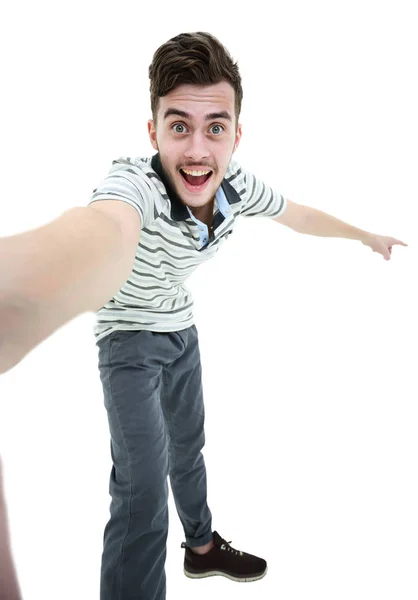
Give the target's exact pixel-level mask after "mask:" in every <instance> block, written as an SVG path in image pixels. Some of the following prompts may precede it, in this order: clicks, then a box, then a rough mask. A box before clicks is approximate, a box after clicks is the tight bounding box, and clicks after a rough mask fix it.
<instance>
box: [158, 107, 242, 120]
mask: <svg viewBox="0 0 418 600" xmlns="http://www.w3.org/2000/svg"><path fill="white" fill-rule="evenodd" d="M171 115H177V116H178V117H183V119H189V120H191V119H192V116H191V115H190V114H189V113H187V112H185V111H184V110H179V109H177V108H167V110H166V111H165V113H164V119H167V117H170V116H171ZM212 119H227V120H228V121H232V118H231V115H230V114H229V112H227V111H226V110H223V111H221V112H213V113H209V114H208V115H206V116H205V121H212Z"/></svg>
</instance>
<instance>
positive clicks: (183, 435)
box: [161, 325, 212, 547]
mask: <svg viewBox="0 0 418 600" xmlns="http://www.w3.org/2000/svg"><path fill="white" fill-rule="evenodd" d="M176 335H178V337H179V339H180V340H181V342H182V343H183V346H184V350H183V352H182V353H181V355H179V356H178V357H177V358H176V359H175V360H174V361H173V362H172V363H170V364H169V365H166V366H164V368H163V388H162V393H161V406H162V409H163V413H164V417H165V421H166V425H167V430H168V442H169V459H170V460H169V475H170V483H171V490H172V492H173V498H174V501H175V505H176V509H177V513H178V515H179V517H180V520H181V523H182V525H183V529H184V533H185V537H186V544H187V545H188V546H189V547H195V546H203V545H204V544H207V543H208V542H209V541H210V540H211V539H212V528H211V526H212V514H211V511H210V509H209V507H208V504H207V481H206V467H205V461H204V457H203V454H202V452H201V450H202V448H203V446H204V445H205V432H204V421H205V410H204V404H203V392H202V369H201V364H200V352H199V342H198V334H197V329H196V327H195V326H194V325H193V326H192V327H189V328H188V329H185V330H183V331H179V332H177V333H176Z"/></svg>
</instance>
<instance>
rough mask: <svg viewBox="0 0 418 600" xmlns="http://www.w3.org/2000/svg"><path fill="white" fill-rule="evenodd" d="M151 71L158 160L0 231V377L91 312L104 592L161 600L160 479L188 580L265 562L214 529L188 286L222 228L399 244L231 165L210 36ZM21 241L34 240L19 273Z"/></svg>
mask: <svg viewBox="0 0 418 600" xmlns="http://www.w3.org/2000/svg"><path fill="white" fill-rule="evenodd" d="M149 76H150V81H151V86H150V91H151V109H152V116H153V118H152V119H151V120H150V121H149V122H148V131H149V137H150V141H151V144H152V147H153V148H154V150H156V154H154V155H153V156H152V157H151V158H131V157H120V158H119V159H117V160H115V161H113V164H112V167H111V169H110V171H109V173H108V175H107V177H105V178H104V179H103V180H102V181H101V182H100V184H99V185H98V187H97V188H96V189H95V190H94V191H93V195H92V198H91V201H90V202H89V204H88V206H87V207H79V208H75V209H72V210H70V211H67V212H66V213H65V214H64V215H63V216H62V217H60V218H59V219H58V220H57V221H55V222H53V223H51V224H49V225H47V226H44V227H43V228H40V229H38V230H35V231H33V232H27V233H26V234H21V235H20V236H13V237H10V238H5V239H4V240H2V242H3V244H4V245H3V249H6V250H9V254H11V253H12V254H13V256H14V257H15V260H14V261H11V262H12V264H10V261H8V262H7V263H6V261H4V264H2V265H1V264H0V268H1V269H2V270H3V273H6V277H3V279H4V280H5V281H8V279H7V274H9V281H13V285H11V284H10V286H9V289H5V290H3V313H4V314H7V315H8V320H7V325H5V328H6V327H7V332H6V333H5V334H4V339H5V340H6V342H5V345H4V351H3V356H4V357H5V358H3V360H2V362H1V363H0V366H1V369H2V371H3V372H4V371H5V370H7V369H9V368H11V367H12V366H14V365H15V364H17V363H18V362H19V360H21V359H22V357H23V356H24V355H25V354H26V353H27V352H28V351H29V350H30V349H32V348H34V347H35V346H36V344H38V343H39V341H41V340H42V339H45V337H47V336H48V335H50V334H51V333H52V332H53V331H55V330H56V329H57V327H59V326H60V325H62V324H63V323H65V322H67V321H69V320H70V319H72V318H74V316H76V315H78V314H81V313H82V312H86V311H90V310H95V311H97V320H96V323H95V327H94V334H95V338H96V343H97V345H98V348H99V370H100V377H101V381H102V384H103V390H104V404H105V407H106V410H107V416H108V420H109V428H110V435H111V457H112V460H113V466H112V470H111V476H110V494H111V497H112V502H111V505H110V520H109V522H108V523H107V525H106V528H105V532H104V549H103V556H102V572H101V600H128V599H132V598H141V599H146V600H163V599H164V598H165V597H166V576H165V566H164V565H165V559H166V540H167V534H168V512H167V497H168V483H167V475H169V476H170V483H171V488H172V492H173V497H174V500H175V505H176V508H177V512H178V515H179V518H180V520H181V522H182V525H183V529H184V534H185V539H186V541H185V542H183V543H182V544H181V546H182V547H183V548H184V549H185V557H184V573H185V574H186V575H187V576H188V577H192V578H201V577H207V576H211V575H223V576H226V577H228V578H230V579H232V580H235V581H240V582H242V581H255V580H258V579H261V578H262V577H264V575H265V574H266V572H267V564H266V561H265V560H263V559H262V558H258V557H256V556H253V555H252V554H249V553H246V552H243V551H241V550H237V549H235V548H233V547H232V546H230V543H231V542H227V541H226V540H225V539H224V538H223V537H221V535H219V533H218V532H217V531H216V530H215V531H213V530H212V514H211V511H210V509H209V506H208V504H207V489H206V469H205V463H204V458H203V455H202V453H201V450H202V447H203V446H204V443H205V434H204V403H203V393H202V385H201V365H200V357H199V344H198V334H197V329H196V326H195V324H194V319H193V312H192V309H193V301H192V297H191V294H190V292H189V291H188V290H187V288H186V287H185V286H184V282H185V280H186V278H187V277H188V276H189V275H190V273H192V272H193V270H194V269H195V268H197V266H199V264H201V263H202V262H204V261H205V260H208V259H209V258H211V257H212V256H214V254H215V253H216V252H217V251H218V250H219V248H220V247H221V246H222V244H224V243H225V241H226V240H227V239H228V237H229V236H230V235H231V234H232V233H233V230H234V227H235V224H236V221H237V219H238V217H240V216H243V217H252V216H265V217H270V218H272V219H274V220H275V221H277V222H278V223H281V224H283V225H286V226H289V227H291V228H292V229H294V230H296V231H298V232H300V233H309V234H313V235H322V236H334V237H346V238H351V239H358V240H361V241H362V243H363V244H364V245H367V246H369V247H370V248H372V250H373V251H375V252H379V253H380V254H382V255H383V257H384V258H385V259H386V260H389V259H390V253H391V250H392V246H393V245H395V244H401V245H406V244H404V243H403V242H401V241H399V240H396V239H394V238H391V237H386V236H380V235H375V234H371V233H368V232H365V231H361V230H359V229H356V228H354V227H351V226H350V225H347V224H346V223H343V222H341V221H339V220H337V219H335V218H334V217H331V216H330V215H326V214H324V213H321V212H320V211H317V210H315V209H313V208H310V207H306V206H301V205H298V204H296V203H294V202H291V201H290V200H289V199H287V198H285V197H283V196H282V195H281V194H278V193H277V192H275V191H274V190H272V189H270V188H269V187H267V186H266V185H265V184H264V183H263V182H262V181H260V180H259V179H258V178H257V177H255V176H254V175H253V174H251V173H249V172H248V171H246V170H245V169H243V168H242V167H241V166H240V165H239V164H238V163H237V162H236V161H235V160H233V159H232V155H233V153H234V152H235V150H236V149H237V148H238V146H239V143H240V139H241V134H242V130H241V125H240V124H239V115H240V110H241V102H242V87H241V78H240V74H239V71H238V67H237V65H236V64H234V63H233V61H232V59H231V57H230V55H229V53H228V52H227V50H226V49H225V48H224V47H223V46H222V44H220V42H219V41H218V40H217V39H216V38H214V37H213V36H211V35H210V34H208V33H202V32H199V33H184V34H181V35H178V36H176V37H174V38H173V39H171V40H169V41H168V42H167V43H166V44H164V45H162V46H161V47H160V48H158V50H157V51H156V52H155V54H154V57H153V61H152V64H151V65H150V68H149ZM25 244H27V246H28V247H29V245H30V247H31V248H36V251H35V256H34V257H33V260H32V263H31V269H30V271H29V269H28V267H26V268H25V263H24V260H23V258H22V257H23V256H24V252H23V248H24V246H25ZM0 248H1V246H0ZM37 265H38V266H37ZM45 273H48V277H46V276H45ZM12 275H13V277H12ZM0 291H1V290H0ZM109 298H110V299H109ZM35 317H36V318H35ZM31 324H32V326H30V325H31ZM28 332H29V333H28Z"/></svg>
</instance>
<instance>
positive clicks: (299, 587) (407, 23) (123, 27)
mask: <svg viewBox="0 0 418 600" xmlns="http://www.w3.org/2000/svg"><path fill="white" fill-rule="evenodd" d="M413 4H414V3H413V2H412V1H411V2H406V1H403V2H402V1H397V2H394V1H392V2H379V3H378V2H372V1H370V0H366V1H365V0H362V1H361V2H360V1H358V0H356V1H351V2H331V1H328V2H326V1H319V2H314V3H313V2H312V3H310V2H302V1H295V0H292V1H291V2H290V1H286V2H279V3H277V4H276V5H275V7H274V8H272V7H270V4H269V3H267V2H257V3H255V4H254V3H251V4H249V5H248V6H247V7H245V5H243V4H241V3H238V2H235V3H234V4H233V5H232V6H229V5H228V4H227V3H226V2H219V3H217V2H210V3H206V4H205V5H204V6H202V5H201V4H199V3H197V4H196V5H194V4H191V5H187V6H186V5H184V6H183V5H181V4H179V3H167V5H164V4H161V3H151V4H148V6H147V5H146V4H145V3H141V2H123V1H121V0H119V2H118V3H116V2H103V1H101V2H100V3H99V2H83V3H82V4H81V3H80V4H77V3H75V4H74V3H67V4H65V5H64V4H63V3H56V4H54V5H53V4H52V3H47V2H36V3H33V4H29V2H26V3H23V4H22V3H16V4H13V5H12V4H11V3H8V6H7V8H6V9H3V12H2V32H1V36H0V55H1V57H2V58H1V63H2V69H1V72H2V86H3V91H2V94H1V98H0V102H1V112H0V119H1V122H0V130H1V142H0V152H1V157H0V158H1V167H0V169H1V209H2V210H1V215H2V216H1V224H0V235H1V236H9V235H13V234H16V233H20V232H23V231H26V230H28V229H31V228H35V227H38V226H40V225H43V224H45V223H47V222H50V221H52V220H53V219H55V218H56V217H58V216H59V215H60V214H62V212H64V211H65V210H67V209H69V208H71V207H73V206H85V205H87V203H88V201H89V199H90V196H91V193H92V190H93V189H94V188H95V187H96V186H97V184H98V183H99V182H100V181H101V180H102V179H103V178H104V177H105V176H106V175H107V173H108V170H109V168H110V166H111V163H112V160H113V159H114V158H117V157H119V156H121V155H126V156H149V155H151V154H153V153H154V151H153V149H152V147H151V145H150V142H149V140H148V136H147V120H148V118H150V117H151V111H150V102H149V80H148V66H149V64H150V62H151V60H152V55H153V53H154V51H155V50H156V49H157V48H158V46H160V45H161V44H163V43H164V42H166V41H167V40H168V39H169V38H171V37H173V36H175V35H177V34H179V33H181V32H186V31H208V32H210V33H212V34H214V35H215V36H217V37H218V38H219V40H220V41H221V42H222V43H223V44H224V45H225V46H226V47H227V48H228V49H229V51H230V52H231V54H232V56H233V57H234V59H235V60H238V65H239V68H240V71H241V75H242V82H243V88H244V100H243V107H242V113H241V119H240V120H241V123H242V126H243V137H242V140H241V146H240V148H239V150H238V151H237V152H236V154H235V155H234V158H235V159H236V160H238V161H241V163H242V164H243V165H245V166H246V167H247V168H249V169H250V170H251V171H252V172H253V173H254V174H255V175H257V176H258V177H260V178H261V179H263V180H264V181H265V182H266V183H267V184H269V185H270V186H272V187H274V188H275V189H277V190H278V191H279V192H280V193H282V194H284V195H286V196H287V197H289V198H290V199H291V200H293V201H294V202H297V203H300V204H305V205H308V206H313V207H315V208H318V209H320V210H322V211H324V212H327V213H329V214H332V215H333V216H335V217H337V218H339V219H341V220H343V221H345V222H347V223H350V224H352V225H354V226H356V227H359V228H361V229H363V230H367V231H371V232H373V233H377V234H381V235H389V236H393V237H395V238H397V239H400V240H402V241H403V242H405V243H407V244H408V247H402V246H395V247H394V248H393V251H392V258H391V260H390V261H385V260H384V259H383V257H382V256H381V255H380V254H377V253H373V252H372V251H371V249H370V248H368V247H366V246H364V245H362V244H361V242H359V241H354V240H347V239H337V238H321V237H317V236H311V235H302V234H298V233H295V232H294V231H292V230H291V229H289V228H287V227H284V226H282V225H279V224H276V223H274V222H273V221H270V220H269V219H260V218H258V219H256V218H255V219H248V220H244V219H242V220H241V221H240V222H239V225H238V227H237V229H236V231H235V233H234V235H233V237H232V238H230V242H229V243H227V244H226V245H225V246H224V247H223V248H222V251H221V252H220V253H219V254H218V255H216V257H215V258H214V259H213V260H212V261H210V262H209V263H207V264H205V265H203V266H201V267H200V269H198V271H197V272H196V273H195V274H194V275H193V276H192V277H191V278H190V280H189V287H190V289H191V290H192V293H193V295H194V300H195V318H196V325H197V327H198V331H199V336H200V344H201V355H202V365H203V377H204V390H205V406H206V446H205V448H204V456H205V460H206V465H207V473H208V485H209V491H208V501H209V505H210V508H211V510H212V513H213V529H216V530H217V531H218V532H219V533H220V534H221V535H222V536H223V537H225V538H226V539H227V541H230V540H231V541H232V546H233V547H235V548H238V549H241V550H244V551H247V552H250V553H252V554H256V555H258V556H262V557H264V558H266V560H267V561H268V565H269V572H268V574H267V576H266V577H265V578H264V579H263V580H261V581H258V582H255V583H248V584H247V585H240V584H238V583H234V582H232V581H229V580H228V579H225V578H222V577H216V578H215V577H213V578H209V579H205V580H201V581H192V580H189V579H186V577H185V576H184V574H183V557H184V550H181V548H180V544H181V542H182V541H183V540H184V534H183V530H182V527H181V524H180V520H179V518H178V516H177V513H176V512H175V506H174V503H173V499H172V496H171V490H170V498H169V502H170V504H169V509H170V530H169V537H168V554H167V562H166V570H167V595H168V598H169V599H173V598H180V597H181V598H183V600H188V599H190V600H191V599H195V598H196V597H199V598H200V600H206V599H209V598H211V599H212V598H213V597H218V598H231V597H232V598H240V599H250V598H251V599H253V598H254V597H255V596H257V597H258V598H262V599H263V600H264V599H266V600H273V599H274V600H275V599H277V598H280V599H282V600H302V599H303V600H306V599H310V598H321V600H335V599H338V600H345V599H347V600H348V599H349V600H352V598H356V599H357V600H370V599H377V598H378V599H379V600H383V599H384V600H389V599H390V600H392V599H393V600H395V599H396V600H397V599H398V598H402V600H416V598H417V597H418V579H417V576H416V575H417V560H418V546H417V543H416V540H417V539H418V517H417V510H416V507H417V506H418V486H417V456H418V441H417V435H416V432H417V424H418V423H417V417H418V411H417V400H418V393H417V391H418V390H417V381H416V370H417V341H416V340H417V333H418V327H417V317H416V307H417V305H418V302H417V300H418V295H417V291H416V274H417V262H418V261H417V247H416V240H417V235H416V231H417V217H418V212H417V206H416V203H417V187H418V186H417V165H418V150H417V149H418V146H417V139H418V119H417V106H418V95H417V87H416V57H417V55H418V42H417V36H416V31H417V25H418V23H417V20H416V18H414V13H413ZM94 318H95V316H94V314H93V313H89V314H85V315H81V316H79V317H78V318H76V319H74V320H73V321H71V322H70V323H68V324H67V325H65V326H63V327H62V328H61V329H59V330H58V331H56V332H55V333H54V334H53V335H52V336H50V337H49V338H48V339H47V340H45V341H44V342H43V343H42V344H40V345H39V346H38V347H37V348H36V349H34V350H33V351H32V352H31V353H30V354H29V355H27V357H26V358H25V359H24V360H23V361H22V362H21V363H20V364H19V365H17V366H16V367H15V368H14V369H12V370H11V371H9V372H8V373H6V374H5V375H3V376H2V377H1V381H0V396H1V401H0V454H1V456H2V458H3V461H4V470H5V475H4V476H5V486H6V499H7V503H8V509H9V521H10V528H11V534H12V544H13V552H14V557H15V561H16V565H17V570H18V574H19V580H20V583H21V587H22V591H23V596H24V599H25V600H41V599H42V600H52V599H53V600H57V599H58V598H59V600H70V599H71V600H73V599H74V598H77V599H79V600H92V599H98V598H99V570H100V561H101V551H102V538H103V530H104V526H105V524H106V522H107V519H108V515H109V504H110V496H109V495H108V481H109V474H110V468H111V462H110V461H111V458H110V446H109V432H108V423H107V417H106V412H105V408H104V406H103V390H102V387H101V382H100V378H99V371H98V365H97V361H98V349H97V347H96V346H95V343H94V337H93V324H94Z"/></svg>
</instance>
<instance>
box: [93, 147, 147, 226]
mask: <svg viewBox="0 0 418 600" xmlns="http://www.w3.org/2000/svg"><path fill="white" fill-rule="evenodd" d="M154 193H155V192H154V190H153V188H152V184H151V182H150V179H149V177H148V176H147V175H146V173H144V172H143V171H142V169H141V167H140V165H139V163H138V161H137V160H134V159H130V158H125V157H121V158H118V159H117V160H114V161H113V162H112V167H111V169H110V171H109V173H108V175H107V177H105V178H104V179H103V180H102V181H101V182H100V183H99V185H98V186H97V188H96V189H94V190H93V192H92V196H91V198H90V201H89V203H88V205H90V204H92V203H93V202H96V201H97V200H123V201H124V202H127V203H128V204H131V205H132V206H133V207H134V208H135V209H136V210H137V211H138V213H139V216H140V217H141V229H143V228H145V227H148V226H149V225H150V224H151V223H152V222H153V221H154V220H155V218H156V216H158V215H157V214H156V208H155V199H154Z"/></svg>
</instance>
